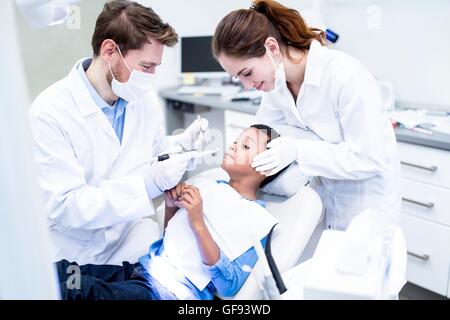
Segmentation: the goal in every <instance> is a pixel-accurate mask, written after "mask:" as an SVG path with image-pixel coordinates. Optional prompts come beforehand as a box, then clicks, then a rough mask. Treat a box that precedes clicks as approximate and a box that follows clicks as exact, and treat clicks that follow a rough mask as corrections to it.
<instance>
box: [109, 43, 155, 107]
mask: <svg viewBox="0 0 450 320" xmlns="http://www.w3.org/2000/svg"><path fill="white" fill-rule="evenodd" d="M117 50H118V51H119V54H120V57H121V58H122V61H123V62H124V63H125V66H126V67H127V69H128V70H129V71H130V78H129V79H128V81H127V82H119V81H118V80H117V79H116V78H115V77H114V73H113V72H112V69H111V64H109V63H108V66H109V71H110V72H111V75H112V77H113V80H112V82H111V89H112V91H113V92H114V94H115V95H116V96H118V97H120V98H122V99H124V100H126V101H128V102H131V101H136V100H138V99H140V98H142V96H144V95H145V94H146V93H148V92H149V91H151V90H152V89H153V88H154V81H155V78H154V74H152V73H146V72H142V71H137V70H135V69H133V70H131V69H130V67H129V66H128V64H127V63H126V61H125V59H124V58H123V56H122V52H120V48H119V46H117Z"/></svg>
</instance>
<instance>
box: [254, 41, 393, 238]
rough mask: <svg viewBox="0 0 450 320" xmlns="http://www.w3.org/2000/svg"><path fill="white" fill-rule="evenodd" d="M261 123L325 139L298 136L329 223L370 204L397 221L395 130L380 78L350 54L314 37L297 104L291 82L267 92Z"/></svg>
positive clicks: (344, 220)
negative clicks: (312, 139) (379, 82)
mask: <svg viewBox="0 0 450 320" xmlns="http://www.w3.org/2000/svg"><path fill="white" fill-rule="evenodd" d="M256 118H257V120H256V121H257V122H260V123H265V124H268V125H272V126H274V127H275V128H276V125H290V126H294V127H298V128H302V129H307V130H312V131H313V132H314V133H315V134H317V135H318V136H319V137H320V138H321V139H322V141H311V140H303V139H302V140H298V147H299V148H298V150H299V151H298V157H297V158H298V160H297V161H298V163H299V167H300V169H301V170H302V171H303V174H305V175H307V176H312V177H317V178H315V179H314V180H313V183H312V186H313V187H314V188H315V189H316V190H317V191H318V192H319V194H320V195H321V197H322V200H323V203H324V207H325V214H326V216H325V217H326V223H327V227H328V228H334V229H341V230H342V229H345V228H346V227H347V226H348V224H349V223H350V221H351V219H352V218H353V217H354V216H355V215H357V214H358V213H361V212H362V211H363V210H364V209H365V208H367V207H375V208H379V209H382V210H383V212H386V213H388V215H389V218H390V219H392V221H393V222H396V220H397V216H398V213H399V211H400V195H399V176H400V165H399V160H398V157H397V146H396V139H395V134H394V130H393V128H392V125H391V122H390V120H389V118H388V115H387V111H386V110H385V108H383V106H382V103H381V100H380V96H379V90H378V86H377V82H376V80H375V78H374V77H373V76H372V75H371V74H370V73H369V72H368V71H367V70H366V68H365V67H364V66H363V65H362V64H361V63H359V62H358V61H357V60H356V59H354V58H352V57H351V56H349V55H347V54H345V53H343V52H339V51H336V50H331V49H328V48H326V47H322V46H321V45H320V43H319V42H317V41H315V40H314V41H313V42H312V44H311V48H310V51H309V54H308V57H307V63H306V72H305V78H304V82H303V85H302V86H301V88H300V91H299V95H298V98H297V101H296V102H295V101H294V99H293V97H292V95H291V94H290V93H289V91H288V89H287V86H285V87H284V88H283V89H282V90H278V89H277V90H274V91H272V92H268V93H265V94H264V96H263V98H262V101H261V106H260V108H259V110H258V112H257V115H256Z"/></svg>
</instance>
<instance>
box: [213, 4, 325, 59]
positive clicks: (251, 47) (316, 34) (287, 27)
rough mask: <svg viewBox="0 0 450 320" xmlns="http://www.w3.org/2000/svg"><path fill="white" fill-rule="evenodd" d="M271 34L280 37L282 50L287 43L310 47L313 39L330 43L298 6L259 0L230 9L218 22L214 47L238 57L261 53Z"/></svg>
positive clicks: (258, 55)
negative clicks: (292, 7) (308, 20)
mask: <svg viewBox="0 0 450 320" xmlns="http://www.w3.org/2000/svg"><path fill="white" fill-rule="evenodd" d="M268 37H273V38H275V39H276V40H277V42H278V43H279V45H280V47H281V49H282V50H284V52H285V53H287V55H288V57H289V58H291V57H290V56H289V52H287V50H286V49H287V47H288V46H290V47H294V48H297V49H300V50H302V51H305V50H309V47H310V45H311V42H312V41H313V40H318V41H319V42H320V43H321V44H322V45H324V44H325V43H326V40H325V39H326V37H325V33H324V32H323V31H322V30H320V29H317V28H311V27H309V26H308V25H307V24H306V22H305V21H304V19H303V18H302V16H301V15H300V13H299V12H298V11H297V10H294V9H291V8H288V7H285V6H283V5H282V4H280V3H278V2H276V1H272V0H256V1H254V2H253V4H252V6H251V7H250V9H240V10H235V11H232V12H230V13H229V14H228V15H227V16H225V17H224V18H223V19H222V20H221V21H220V23H219V24H218V26H217V28H216V31H215V33H214V37H213V40H212V51H213V54H214V56H215V57H216V58H217V57H218V56H219V55H221V54H225V55H227V56H231V57H236V58H253V57H261V56H263V55H264V54H265V53H266V49H265V47H264V44H265V41H266V39H267V38H268Z"/></svg>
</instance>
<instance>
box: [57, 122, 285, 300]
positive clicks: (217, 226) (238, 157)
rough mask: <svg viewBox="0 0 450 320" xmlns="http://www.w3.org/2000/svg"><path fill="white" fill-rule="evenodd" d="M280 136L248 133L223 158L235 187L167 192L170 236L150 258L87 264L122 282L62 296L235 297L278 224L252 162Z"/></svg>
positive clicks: (220, 184)
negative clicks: (257, 247)
mask: <svg viewBox="0 0 450 320" xmlns="http://www.w3.org/2000/svg"><path fill="white" fill-rule="evenodd" d="M277 137H278V134H277V133H276V132H275V131H274V130H273V129H271V128H270V127H267V126H265V125H253V126H251V127H250V128H248V129H246V130H244V132H243V133H242V134H241V135H240V136H239V137H238V138H237V139H236V141H235V142H234V143H233V144H232V145H231V146H230V147H229V148H228V150H227V151H226V153H225V155H224V157H223V161H222V168H223V169H224V170H225V171H226V172H227V173H228V175H229V177H230V180H229V181H228V182H226V181H205V182H204V183H202V182H199V183H198V184H197V186H193V185H187V184H184V183H180V184H178V185H177V186H176V187H174V188H173V189H171V190H168V191H166V192H165V219H164V236H163V238H162V239H160V240H158V241H156V242H155V243H153V244H152V245H151V246H150V249H149V253H148V254H147V255H145V256H143V257H141V258H140V259H139V262H138V263H136V264H134V265H131V264H127V263H124V266H122V267H121V266H92V265H88V266H81V268H85V270H82V271H81V273H82V274H84V275H86V276H88V277H92V276H93V274H95V272H96V271H95V268H101V267H104V268H106V267H109V268H114V269H111V271H108V272H110V273H112V274H120V275H121V276H120V277H119V278H115V277H110V279H106V280H105V279H101V280H100V279H96V280H98V281H91V280H90V281H89V283H86V285H88V286H90V287H91V288H90V289H89V290H88V288H82V289H81V290H62V291H63V298H69V299H74V298H81V299H127V298H131V299H212V298H213V297H214V295H215V294H216V293H218V294H219V295H221V296H232V295H234V294H236V293H237V292H238V291H239V289H240V288H241V287H242V286H243V284H244V282H245V280H246V279H247V278H248V276H249V273H248V272H246V271H244V270H246V268H248V267H251V268H253V267H254V265H255V264H256V262H257V260H258V257H257V254H256V251H255V249H254V248H253V244H254V243H255V241H261V243H262V245H263V246H265V242H266V237H267V234H268V233H269V231H270V229H271V228H272V227H273V226H274V225H275V224H276V220H275V219H274V218H273V217H272V215H271V214H270V213H269V212H268V211H267V210H266V209H265V208H264V204H263V203H262V202H261V201H257V200H256V193H257V191H258V189H259V188H260V186H261V184H263V183H267V180H266V179H268V178H266V177H265V176H263V175H261V174H260V173H258V172H256V171H255V170H254V169H253V168H252V167H251V166H250V164H251V163H252V159H253V157H254V156H256V155H257V154H259V153H261V152H263V151H264V150H266V146H267V143H268V142H270V141H271V140H272V139H275V138H277ZM270 179H273V177H270ZM265 180H266V181H265ZM244 266H246V267H244ZM103 270H105V269H103ZM58 271H60V273H61V270H58ZM94 276H95V275H94ZM82 280H83V276H82ZM116 280H117V281H116ZM82 285H83V281H82ZM62 289H63V288H62Z"/></svg>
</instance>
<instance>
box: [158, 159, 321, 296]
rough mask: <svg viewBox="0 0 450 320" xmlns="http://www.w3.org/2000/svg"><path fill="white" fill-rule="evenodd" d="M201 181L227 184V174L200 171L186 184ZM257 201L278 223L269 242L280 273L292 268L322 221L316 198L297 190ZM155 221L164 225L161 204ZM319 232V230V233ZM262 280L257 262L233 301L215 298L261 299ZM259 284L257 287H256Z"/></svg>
mask: <svg viewBox="0 0 450 320" xmlns="http://www.w3.org/2000/svg"><path fill="white" fill-rule="evenodd" d="M202 179H210V180H212V181H216V180H228V179H229V177H228V174H227V173H226V172H225V171H224V170H223V169H221V168H215V169H210V170H207V171H204V172H202V173H200V174H198V175H196V176H194V177H191V178H189V179H188V180H187V181H186V183H188V184H194V185H195V183H196V181H201V180H202ZM258 199H261V200H264V201H266V203H267V207H266V208H267V210H268V211H269V212H270V213H272V214H273V215H274V216H275V218H277V220H278V222H279V223H278V225H277V226H276V227H275V228H274V231H273V233H272V238H271V252H272V256H273V259H274V261H275V263H276V266H277V268H278V270H279V272H280V273H283V272H285V271H287V270H289V269H291V268H293V267H294V266H296V265H297V264H298V263H299V261H300V260H301V258H302V254H303V251H304V249H305V247H306V246H307V245H308V243H309V242H310V239H311V236H312V235H313V232H314V231H315V230H316V232H317V229H320V227H318V225H319V222H320V221H321V219H322V201H321V199H320V197H319V195H318V194H317V193H316V192H315V191H314V190H313V189H311V188H309V187H306V186H305V187H301V188H300V189H299V190H298V192H297V193H295V194H294V195H293V196H291V197H289V198H287V197H281V196H274V195H269V194H267V193H262V192H260V193H259V194H258ZM156 219H157V221H158V223H159V225H160V226H161V230H162V228H163V224H164V203H162V204H161V205H160V206H159V207H158V208H157V210H156ZM319 231H320V230H319ZM262 277H263V261H261V259H258V262H257V263H256V265H255V267H254V268H253V270H252V272H251V273H250V275H249V277H248V279H247V281H246V282H245V284H244V285H243V287H242V288H241V289H240V291H239V292H238V293H237V294H236V295H234V296H233V297H220V296H219V297H218V298H220V299H237V300H248V299H255V300H259V299H263V295H262V292H261V291H260V287H259V283H261V281H262ZM258 282H259V283H258Z"/></svg>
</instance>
